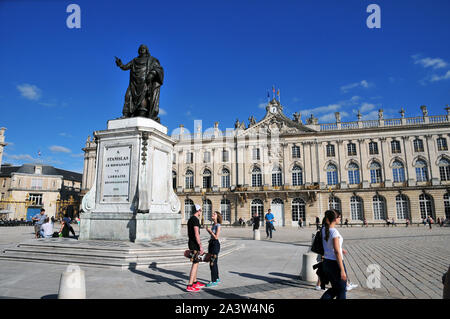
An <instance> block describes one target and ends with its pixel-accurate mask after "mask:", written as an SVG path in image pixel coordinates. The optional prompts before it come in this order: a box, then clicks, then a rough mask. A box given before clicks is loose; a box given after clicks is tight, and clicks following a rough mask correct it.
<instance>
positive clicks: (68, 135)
mask: <svg viewBox="0 0 450 319" xmlns="http://www.w3.org/2000/svg"><path fill="white" fill-rule="evenodd" d="M58 135H59V136H62V137H73V136H72V135H70V134H69V133H66V132H61V133H59V134H58Z"/></svg>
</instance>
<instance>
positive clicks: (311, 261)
mask: <svg viewBox="0 0 450 319" xmlns="http://www.w3.org/2000/svg"><path fill="white" fill-rule="evenodd" d="M315 264H317V254H315V253H313V252H307V253H306V254H303V261H302V273H301V278H302V280H303V281H309V282H316V281H317V274H316V270H315V269H313V265H315Z"/></svg>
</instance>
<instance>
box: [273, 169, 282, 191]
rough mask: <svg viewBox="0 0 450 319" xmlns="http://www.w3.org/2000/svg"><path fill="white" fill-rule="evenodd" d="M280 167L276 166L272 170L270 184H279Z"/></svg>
mask: <svg viewBox="0 0 450 319" xmlns="http://www.w3.org/2000/svg"><path fill="white" fill-rule="evenodd" d="M281 185H282V181H281V168H280V167H279V166H276V167H274V168H273V170H272V186H281Z"/></svg>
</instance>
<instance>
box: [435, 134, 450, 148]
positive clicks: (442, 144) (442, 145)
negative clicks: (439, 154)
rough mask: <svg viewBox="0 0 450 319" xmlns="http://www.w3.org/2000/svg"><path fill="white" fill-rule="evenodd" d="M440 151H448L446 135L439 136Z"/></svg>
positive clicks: (438, 145)
mask: <svg viewBox="0 0 450 319" xmlns="http://www.w3.org/2000/svg"><path fill="white" fill-rule="evenodd" d="M436 142H437V147H438V151H448V147H447V139H446V138H444V137H439V138H438V139H437V140H436Z"/></svg>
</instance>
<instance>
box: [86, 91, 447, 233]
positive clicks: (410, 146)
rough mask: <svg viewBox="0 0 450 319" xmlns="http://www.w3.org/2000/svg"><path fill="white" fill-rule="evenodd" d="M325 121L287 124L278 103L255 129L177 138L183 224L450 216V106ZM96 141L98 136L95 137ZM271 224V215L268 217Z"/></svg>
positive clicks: (91, 165) (90, 161)
mask: <svg viewBox="0 0 450 319" xmlns="http://www.w3.org/2000/svg"><path fill="white" fill-rule="evenodd" d="M421 110H422V116H419V117H405V111H404V110H403V109H402V110H401V111H400V114H401V117H400V118H396V119H385V118H384V116H383V110H379V114H378V119H377V120H369V121H363V120H361V114H360V113H359V112H358V116H357V121H354V122H342V121H341V119H340V114H339V113H338V112H336V113H335V117H336V121H335V123H327V124H320V123H319V122H318V119H317V118H315V117H314V116H313V115H311V117H310V118H307V119H306V121H305V123H303V121H302V119H301V115H300V114H299V113H295V114H294V115H293V118H288V117H287V116H286V115H285V114H284V113H283V106H282V105H281V104H280V102H279V101H277V100H276V99H273V100H272V101H270V102H269V103H268V104H267V106H266V114H265V116H264V117H263V118H262V119H261V120H260V121H256V120H255V118H254V117H253V116H251V117H250V118H249V124H248V126H246V125H245V123H244V122H242V123H241V122H239V120H237V121H236V123H235V125H234V129H229V130H226V131H224V132H223V131H220V130H219V127H218V123H217V122H216V124H215V126H214V128H211V129H209V130H206V131H205V132H202V130H201V128H200V127H198V128H197V129H196V132H194V133H188V132H185V129H184V127H183V125H181V126H180V128H179V129H178V130H177V133H176V134H173V135H172V138H173V139H175V140H176V142H177V143H176V145H175V149H174V156H173V163H172V176H173V187H174V189H175V190H176V193H177V195H178V196H179V199H180V201H181V206H182V208H181V212H180V213H181V214H182V218H183V221H184V223H186V222H187V220H188V219H189V217H190V216H191V214H192V213H193V210H194V205H195V204H200V205H202V207H203V218H204V220H205V221H208V220H209V219H210V217H211V213H212V211H219V212H221V213H222V215H223V216H224V223H234V222H236V221H237V220H238V219H240V218H243V219H244V220H249V219H250V218H251V216H252V214H253V213H257V214H258V215H260V217H263V215H264V214H265V213H266V212H267V210H268V209H269V208H270V209H271V210H272V213H273V214H274V216H275V225H278V226H297V225H298V221H299V219H300V218H301V219H302V220H303V221H304V222H305V223H314V222H315V219H316V216H317V217H320V218H322V217H323V213H324V211H325V210H327V209H328V208H335V209H337V210H339V211H341V212H342V214H343V220H345V219H348V221H349V222H350V223H361V222H362V221H363V220H364V219H366V220H367V222H369V223H370V222H373V223H384V222H385V220H386V219H389V220H391V219H392V218H394V219H395V221H396V222H404V221H405V220H406V219H409V220H410V221H412V222H421V221H422V219H423V218H427V217H428V216H431V217H432V218H433V219H434V220H436V219H437V218H441V219H442V218H443V219H449V218H450V198H449V194H450V154H449V151H448V139H449V136H450V108H449V107H447V108H446V111H447V114H445V115H438V116H429V115H428V111H427V108H426V106H421ZM94 136H95V134H94ZM83 150H84V151H85V171H84V174H83V185H82V192H86V191H87V190H88V189H89V188H90V186H91V185H92V182H93V179H94V177H93V172H94V171H95V153H96V144H95V140H91V139H90V138H88V141H87V142H86V147H85V148H84V149H83ZM261 220H263V218H261Z"/></svg>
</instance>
